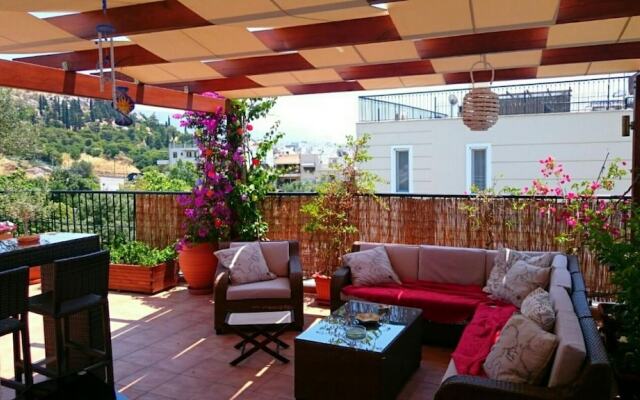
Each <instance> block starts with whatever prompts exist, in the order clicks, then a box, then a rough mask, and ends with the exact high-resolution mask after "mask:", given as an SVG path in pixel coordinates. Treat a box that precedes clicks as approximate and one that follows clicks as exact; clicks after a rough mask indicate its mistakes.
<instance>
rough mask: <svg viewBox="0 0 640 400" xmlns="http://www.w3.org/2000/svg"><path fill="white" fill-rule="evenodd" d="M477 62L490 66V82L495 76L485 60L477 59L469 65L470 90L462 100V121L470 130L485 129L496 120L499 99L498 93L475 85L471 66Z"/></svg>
mask: <svg viewBox="0 0 640 400" xmlns="http://www.w3.org/2000/svg"><path fill="white" fill-rule="evenodd" d="M477 64H484V65H485V67H489V68H491V82H490V83H489V85H491V84H493V79H494V78H495V71H494V69H493V66H492V65H491V64H489V63H488V62H486V61H478V62H476V63H474V64H473V65H472V66H471V71H470V72H469V74H470V75H471V90H470V91H469V93H467V94H466V95H465V96H464V99H463V101H462V122H463V123H464V124H465V125H466V126H467V127H468V128H469V129H471V130H472V131H486V130H488V129H489V128H491V127H492V126H493V125H495V123H496V122H497V121H498V114H499V111H500V101H499V100H498V95H497V94H495V93H494V92H493V91H491V89H490V88H488V87H481V88H477V87H475V84H476V82H475V80H474V79H473V68H474V67H475V66H476V65H477Z"/></svg>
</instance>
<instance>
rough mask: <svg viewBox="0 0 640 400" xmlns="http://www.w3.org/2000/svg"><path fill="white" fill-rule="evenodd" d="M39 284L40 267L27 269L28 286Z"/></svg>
mask: <svg viewBox="0 0 640 400" xmlns="http://www.w3.org/2000/svg"><path fill="white" fill-rule="evenodd" d="M38 283H40V267H39V266H36V267H31V268H29V285H36V284H38Z"/></svg>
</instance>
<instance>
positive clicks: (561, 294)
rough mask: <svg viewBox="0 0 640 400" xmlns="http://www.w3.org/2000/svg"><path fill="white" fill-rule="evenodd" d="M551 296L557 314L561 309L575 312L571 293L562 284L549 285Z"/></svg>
mask: <svg viewBox="0 0 640 400" xmlns="http://www.w3.org/2000/svg"><path fill="white" fill-rule="evenodd" d="M549 297H551V304H552V305H553V311H555V313H556V314H557V313H558V312H560V311H566V312H570V313H574V314H575V310H574V308H573V303H572V302H571V297H569V293H567V291H566V290H565V289H564V288H562V287H560V286H551V287H549Z"/></svg>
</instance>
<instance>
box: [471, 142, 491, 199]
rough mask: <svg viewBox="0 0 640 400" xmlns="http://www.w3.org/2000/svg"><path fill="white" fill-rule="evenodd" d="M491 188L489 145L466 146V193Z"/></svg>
mask: <svg viewBox="0 0 640 400" xmlns="http://www.w3.org/2000/svg"><path fill="white" fill-rule="evenodd" d="M490 186H491V145H490V144H470V145H467V185H466V188H467V192H468V193H471V192H472V191H473V190H474V189H477V190H486V189H488V188H489V187H490Z"/></svg>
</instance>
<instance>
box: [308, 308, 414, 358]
mask: <svg viewBox="0 0 640 400" xmlns="http://www.w3.org/2000/svg"><path fill="white" fill-rule="evenodd" d="M384 307H389V309H388V311H386V312H385V311H384ZM381 308H382V310H381ZM369 312H372V313H379V314H381V315H382V318H381V323H380V324H379V325H378V326H377V327H375V328H372V329H367V334H366V336H365V338H364V339H350V338H348V337H347V329H349V328H350V327H352V326H354V325H359V324H358V322H357V321H356V319H355V317H356V314H358V313H369ZM421 314H422V310H420V309H417V308H409V307H400V306H384V305H382V304H377V303H368V302H363V301H353V300H352V301H349V302H347V303H345V304H344V305H343V306H342V307H340V308H339V309H337V310H336V311H334V312H333V313H332V314H331V315H330V316H328V317H326V318H324V319H322V320H320V321H318V322H317V323H315V324H314V325H312V326H310V327H309V329H307V330H306V331H304V332H302V333H301V334H300V335H298V337H296V340H304V341H309V342H315V343H322V344H327V345H334V346H339V347H347V348H352V349H357V350H363V351H371V352H375V353H380V352H383V351H384V350H385V349H386V348H387V347H388V346H389V345H390V344H391V343H392V342H393V341H394V340H395V339H396V338H397V337H398V335H400V333H402V332H403V331H404V329H405V328H406V327H407V326H408V325H410V324H411V323H413V322H414V321H415V320H416V319H417V318H420V316H421Z"/></svg>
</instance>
